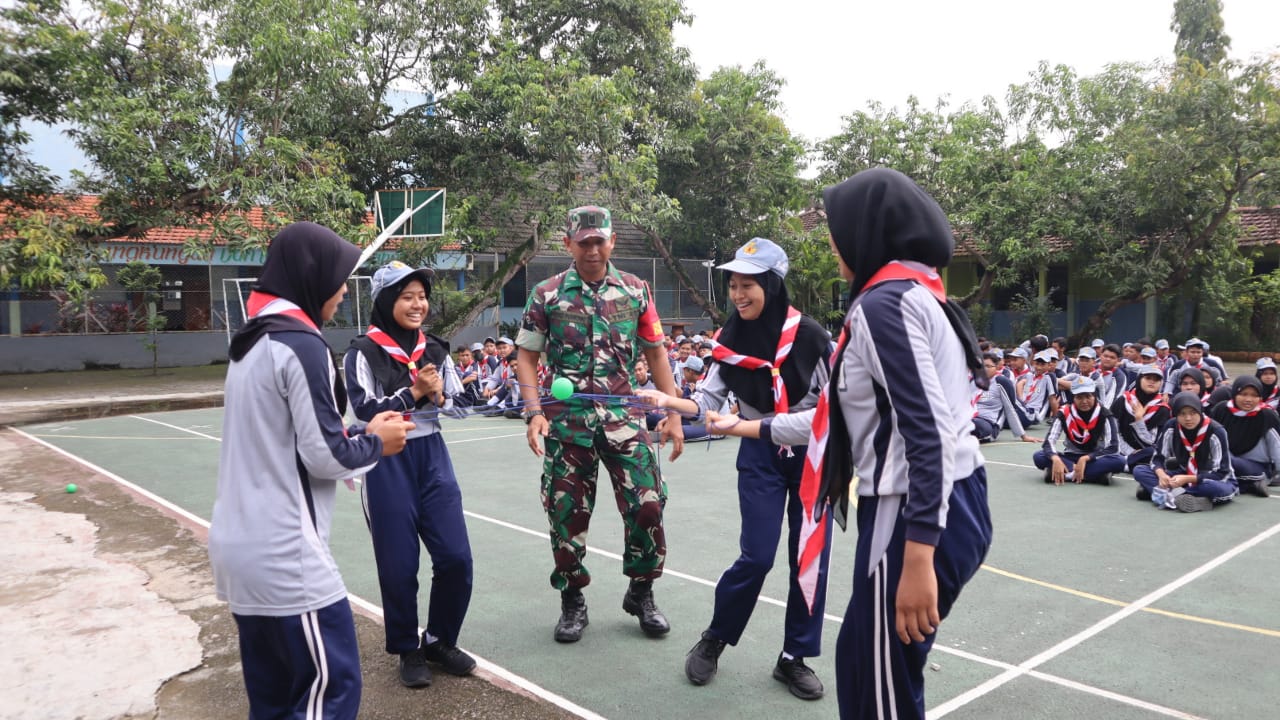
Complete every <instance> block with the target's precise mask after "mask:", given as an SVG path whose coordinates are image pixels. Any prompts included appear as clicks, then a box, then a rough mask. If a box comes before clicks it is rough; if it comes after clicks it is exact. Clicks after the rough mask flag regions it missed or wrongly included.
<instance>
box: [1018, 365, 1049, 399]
mask: <svg viewBox="0 0 1280 720" xmlns="http://www.w3.org/2000/svg"><path fill="white" fill-rule="evenodd" d="M1044 375H1045V374H1044V373H1036V374H1035V375H1032V376H1031V379H1029V380H1027V384H1026V388H1027V393H1026V395H1025V396H1024V397H1023V398H1022V402H1023V404H1024V405H1025V404H1026V403H1029V402H1031V396H1032V395H1035V394H1036V388H1038V387H1040V378H1042V377H1044Z"/></svg>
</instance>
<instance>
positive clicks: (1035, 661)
mask: <svg viewBox="0 0 1280 720" xmlns="http://www.w3.org/2000/svg"><path fill="white" fill-rule="evenodd" d="M1277 533H1280V524H1277V525H1272V526H1271V527H1270V528H1268V529H1267V530H1264V531H1262V532H1261V533H1258V534H1257V535H1254V536H1253V537H1252V538H1249V539H1248V540H1245V541H1244V542H1242V543H1240V544H1239V545H1236V546H1235V547H1233V548H1231V549H1230V550H1228V551H1226V552H1224V553H1222V554H1221V555H1218V556H1217V557H1215V558H1213V559H1212V560H1210V561H1208V562H1206V563H1204V564H1203V565H1201V566H1200V567H1198V568H1196V569H1194V570H1192V571H1191V572H1188V573H1186V574H1185V575H1183V576H1182V577H1180V578H1177V579H1176V580H1174V581H1172V582H1170V583H1168V584H1166V585H1164V586H1163V587H1160V588H1157V589H1155V590H1153V591H1151V592H1149V593H1147V594H1146V595H1144V596H1143V597H1141V598H1138V599H1137V600H1135V601H1133V602H1132V603H1129V604H1128V605H1126V606H1125V607H1123V608H1121V609H1120V610H1118V611H1117V612H1114V613H1112V614H1111V615H1108V616H1107V617H1105V618H1103V619H1102V620H1099V621H1098V622H1096V623H1094V624H1093V625H1091V626H1090V627H1087V628H1085V629H1084V630H1081V631H1080V632H1078V633H1076V634H1075V635H1072V636H1071V637H1069V638H1067V639H1065V640H1063V641H1062V642H1060V643H1058V644H1057V645H1054V646H1053V647H1051V648H1049V649H1048V650H1045V651H1044V652H1042V653H1040V654H1039V655H1036V656H1034V657H1031V658H1029V659H1027V660H1024V661H1023V662H1021V663H1019V664H1018V665H1017V666H1016V667H1013V668H1010V669H1009V670H1006V671H1005V672H1003V673H1001V674H999V675H997V676H995V677H994V678H991V679H990V680H988V681H986V682H984V683H982V684H981V685H979V686H978V687H976V688H973V689H972V690H969V691H968V692H965V693H962V694H960V695H957V696H956V697H954V698H952V699H950V700H948V701H947V702H945V703H943V704H941V705H939V706H938V707H936V708H934V709H933V712H931V713H930V716H931V717H933V718H940V717H945V716H946V715H947V714H948V713H951V712H952V711H954V710H957V709H959V708H962V707H964V706H965V705H968V704H969V703H971V702H973V701H974V700H977V699H978V698H980V697H982V696H983V695H986V694H987V693H989V692H991V691H992V690H995V689H996V688H998V687H1000V686H1001V685H1004V684H1005V683H1007V682H1009V681H1010V680H1013V679H1015V678H1017V677H1018V676H1020V675H1025V674H1029V671H1031V670H1034V669H1035V668H1036V667H1038V666H1040V665H1043V664H1044V663H1046V662H1048V661H1050V660H1052V659H1054V658H1056V657H1058V656H1059V655H1062V654H1063V653H1065V652H1067V651H1069V650H1071V649H1073V648H1075V647H1076V646H1077V645H1079V644H1080V643H1083V642H1084V641H1085V640H1088V639H1089V638H1091V637H1093V636H1095V635H1097V634H1098V633H1100V632H1102V631H1103V630H1106V629H1107V628H1110V627H1111V626H1112V625H1115V624H1116V623H1118V622H1120V621H1121V620H1123V619H1125V618H1127V617H1129V616H1130V615H1133V614H1134V613H1136V612H1138V611H1139V610H1142V609H1143V608H1145V607H1148V606H1150V605H1151V604H1153V603H1155V602H1156V601H1157V600H1160V599H1162V598H1164V597H1165V596H1167V595H1169V594H1171V593H1173V592H1174V591H1175V590H1178V589H1179V588H1181V587H1183V586H1185V585H1187V584H1189V583H1191V582H1192V581H1194V580H1197V579H1199V578H1200V577H1201V576H1203V575H1205V574H1206V573H1208V572H1209V571H1211V570H1214V569H1216V568H1218V567H1219V566H1221V565H1223V564H1224V563H1226V562H1227V561H1228V560H1231V559H1232V558H1234V557H1235V556H1237V555H1239V554H1240V553H1242V552H1244V551H1246V550H1248V549H1249V548H1252V547H1253V546H1255V545H1258V544H1260V543H1262V542H1264V541H1266V540H1267V539H1269V538H1271V537H1272V536H1274V535H1276V534H1277Z"/></svg>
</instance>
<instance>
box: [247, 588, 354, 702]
mask: <svg viewBox="0 0 1280 720" xmlns="http://www.w3.org/2000/svg"><path fill="white" fill-rule="evenodd" d="M232 617H234V618H235V620H236V627H238V628H239V629H240V664H241V666H242V667H243V669H244V687H245V690H246V691H247V692H248V694H249V720H313V719H314V720H338V719H342V720H347V719H348V718H355V717H356V715H357V714H358V713H359V711H360V688H361V680H360V649H359V647H358V646H357V644H356V625H355V620H354V619H353V618H352V617H351V605H350V604H349V603H348V602H347V600H346V598H343V599H342V600H339V601H338V602H336V603H333V604H332V605H329V606H327V607H323V608H321V609H319V610H315V611H312V612H309V613H303V614H302V615H288V616H285V617H268V616H265V615H235V614H233V615H232Z"/></svg>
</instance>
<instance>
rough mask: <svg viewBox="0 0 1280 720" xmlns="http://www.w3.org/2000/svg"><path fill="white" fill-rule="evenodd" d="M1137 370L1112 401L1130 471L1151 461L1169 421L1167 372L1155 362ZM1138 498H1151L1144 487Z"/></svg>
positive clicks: (1123, 451)
mask: <svg viewBox="0 0 1280 720" xmlns="http://www.w3.org/2000/svg"><path fill="white" fill-rule="evenodd" d="M1137 372H1138V376H1137V380H1136V381H1135V382H1134V384H1133V387H1132V388H1129V389H1128V390H1125V391H1124V393H1123V394H1122V395H1121V396H1120V397H1118V398H1116V399H1115V402H1113V403H1112V404H1111V414H1112V415H1113V416H1115V418H1116V424H1117V425H1119V427H1120V453H1121V454H1122V455H1124V456H1125V462H1124V466H1125V469H1126V470H1127V471H1128V472H1130V473H1132V472H1133V469H1134V468H1136V467H1138V466H1139V465H1146V464H1148V463H1150V462H1151V456H1152V455H1153V454H1155V451H1156V448H1155V445H1156V437H1157V436H1158V435H1159V434H1160V430H1161V429H1162V428H1164V426H1165V423H1167V422H1169V403H1168V402H1166V401H1165V397H1164V395H1162V394H1161V393H1160V389H1161V388H1162V387H1164V373H1162V372H1160V368H1158V367H1156V366H1155V365H1142V366H1140V367H1139V368H1138V371H1137ZM1138 499H1139V500H1150V499H1151V498H1149V497H1143V489H1142V488H1141V487H1140V488H1138Z"/></svg>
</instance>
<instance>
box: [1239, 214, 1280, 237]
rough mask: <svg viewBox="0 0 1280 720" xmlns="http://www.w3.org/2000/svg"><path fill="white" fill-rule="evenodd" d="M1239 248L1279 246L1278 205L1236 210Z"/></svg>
mask: <svg viewBox="0 0 1280 720" xmlns="http://www.w3.org/2000/svg"><path fill="white" fill-rule="evenodd" d="M1236 213H1238V215H1239V217H1240V239H1239V244H1240V246H1241V247H1257V246H1259V245H1276V244H1280V205H1276V206H1274V207H1265V208H1264V207H1242V208H1236Z"/></svg>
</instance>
